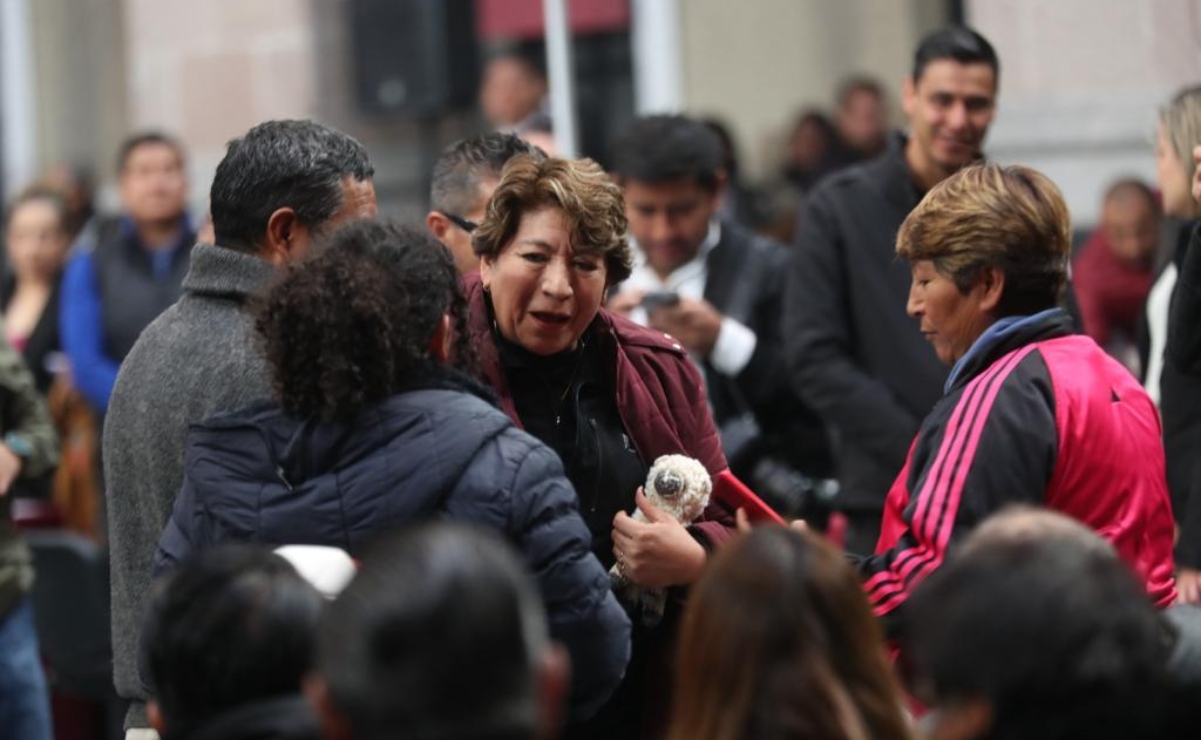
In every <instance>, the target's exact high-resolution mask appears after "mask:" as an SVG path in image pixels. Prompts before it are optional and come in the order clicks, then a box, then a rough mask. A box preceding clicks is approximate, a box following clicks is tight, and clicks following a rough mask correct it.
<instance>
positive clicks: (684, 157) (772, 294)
mask: <svg viewBox="0 0 1201 740" xmlns="http://www.w3.org/2000/svg"><path fill="white" fill-rule="evenodd" d="M614 165H615V170H616V175H617V179H618V182H619V183H620V185H621V187H622V189H623V190H624V194H625V201H626V215H627V217H628V219H629V229H630V237H631V239H630V242H631V246H632V247H633V248H634V269H633V273H632V274H631V275H630V277H629V279H627V280H626V281H625V282H623V283H622V284H621V285H620V286H618V287H617V289H616V291H615V292H614V294H613V295H612V296H611V297H610V299H609V302H608V306H609V308H610V309H611V310H614V311H618V312H622V313H625V314H626V315H627V316H629V317H630V318H631V319H633V320H634V321H636V322H639V323H642V324H645V325H647V326H650V327H652V328H655V329H657V330H659V331H662V332H664V333H665V334H669V335H671V336H672V337H674V338H675V339H676V340H677V341H679V342H680V344H682V345H683V346H684V348H685V349H687V350H688V352H689V354H690V355H691V356H692V358H693V360H694V361H695V362H696V363H697V364H698V365H699V366H700V367H701V368H702V370H703V371H704V376H705V381H706V385H707V389H708V396H709V402H710V404H711V405H712V407H713V415H714V419H715V420H716V421H717V423H718V426H719V428H720V430H721V433H722V442H723V446H724V447H725V448H726V449H725V452H726V455H727V457H729V459H730V463H731V468H732V469H734V471H735V472H736V473H738V474H739V475H740V476H741V477H743V478H744V479H747V480H750V481H751V482H752V483H755V482H758V483H761V484H762V483H764V482H765V481H764V480H762V478H763V477H764V476H765V475H766V473H765V470H764V469H763V468H762V467H760V465H761V463H762V462H763V461H764V460H768V461H770V465H769V467H772V468H773V469H778V468H777V467H776V466H777V464H779V463H783V464H784V466H786V467H787V468H789V469H791V470H793V471H797V472H801V473H803V474H805V475H806V476H809V477H825V476H827V475H829V473H830V467H831V463H830V455H829V446H828V441H827V438H826V433H825V430H824V428H823V427H822V425H821V423H820V421H819V420H818V419H817V416H816V415H815V414H813V413H812V412H811V411H810V410H809V409H808V408H806V407H805V406H804V404H803V403H802V402H801V400H800V398H799V397H798V396H797V395H796V393H795V392H794V391H793V390H792V389H791V388H790V387H789V382H788V377H787V368H786V367H785V364H784V361H783V357H782V355H781V354H780V348H781V344H782V341H781V336H780V331H781V329H780V317H781V314H782V311H783V308H782V300H783V291H784V279H785V275H786V272H787V263H788V254H787V251H786V249H785V247H783V246H782V245H780V244H778V243H775V242H772V241H770V240H768V239H766V238H764V237H760V236H758V235H755V234H752V233H750V232H748V231H746V230H744V229H743V228H741V227H739V226H738V225H736V224H734V223H733V222H731V221H728V220H724V219H721V218H720V217H719V215H718V212H719V207H720V202H721V198H722V191H723V188H724V186H725V184H726V173H725V172H724V170H723V169H722V150H721V143H720V141H719V140H718V139H717V137H716V136H715V135H714V134H713V132H712V131H710V130H709V129H708V128H706V127H705V126H704V125H703V124H701V123H700V122H698V121H694V120H692V119H689V118H687V117H684V116H678V115H677V116H649V117H645V118H641V119H638V120H637V121H635V122H634V124H633V125H632V126H631V127H630V129H629V130H628V131H627V132H626V133H625V135H623V136H622V137H621V138H620V139H619V140H618V141H617V142H616V144H615V146H614ZM757 479H759V480H757ZM765 492H766V493H767V494H768V495H769V496H771V495H772V493H773V492H772V491H770V490H767V491H765ZM779 493H780V495H784V492H783V491H780V492H779ZM777 503H780V504H781V505H783V506H785V508H788V507H789V506H791V505H792V504H790V503H787V502H782V501H781V502H777Z"/></svg>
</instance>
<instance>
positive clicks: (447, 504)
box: [155, 370, 630, 718]
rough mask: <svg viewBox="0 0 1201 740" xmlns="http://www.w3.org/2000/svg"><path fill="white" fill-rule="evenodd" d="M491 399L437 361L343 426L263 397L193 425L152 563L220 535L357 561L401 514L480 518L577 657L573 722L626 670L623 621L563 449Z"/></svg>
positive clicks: (555, 633)
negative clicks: (329, 549) (508, 550)
mask: <svg viewBox="0 0 1201 740" xmlns="http://www.w3.org/2000/svg"><path fill="white" fill-rule="evenodd" d="M487 395H488V392H487V391H486V390H483V389H482V387H480V386H477V385H476V384H475V382H474V381H472V380H469V379H467V378H465V377H461V376H459V375H457V374H453V375H452V374H451V373H449V372H446V371H440V370H436V371H434V372H432V373H429V376H428V377H427V378H425V379H424V380H423V382H421V383H419V384H417V385H416V386H415V387H413V389H412V390H409V391H407V392H403V393H400V394H398V395H396V396H393V397H392V398H390V399H388V400H387V401H385V402H383V403H381V404H379V405H378V406H375V407H373V408H372V409H370V410H368V411H366V412H365V413H363V414H361V415H360V416H359V418H358V419H357V420H356V421H355V422H354V423H353V424H349V425H347V424H336V423H321V422H312V421H310V422H300V421H296V420H294V419H290V418H288V417H286V416H284V415H283V413H282V412H281V411H279V410H278V409H277V408H275V407H274V406H268V405H259V406H255V407H252V408H250V409H246V410H244V411H238V412H233V413H229V414H222V415H218V416H216V417H213V418H212V419H209V420H207V421H206V422H204V423H202V424H197V425H193V426H192V427H191V429H190V431H189V433H188V442H187V446H186V449H185V454H184V482H183V488H182V490H181V491H180V493H179V496H178V498H177V499H176V502H175V507H174V510H173V511H172V514H171V519H170V521H169V522H168V523H167V527H166V530H165V531H164V532H163V536H162V538H161V539H160V540H159V548H158V553H157V555H156V557H155V572H156V573H158V572H160V571H162V570H163V569H165V568H167V567H169V566H171V565H172V564H174V563H175V562H177V561H178V560H179V559H181V558H182V557H183V556H185V555H186V554H187V553H188V552H189V551H191V550H193V549H195V548H198V547H204V546H206V545H210V544H213V543H216V542H222V541H229V540H234V541H243V542H255V543H262V544H265V545H269V546H278V545H283V544H313V545H331V546H335V547H340V548H342V549H344V550H346V551H347V552H349V553H350V554H351V555H352V556H355V555H357V554H358V553H360V552H361V549H362V548H363V546H364V544H365V543H367V542H368V541H369V540H370V539H371V538H372V537H373V535H375V534H377V533H379V532H380V531H381V530H386V529H388V528H390V527H394V526H397V525H401V524H404V523H410V522H416V521H421V520H426V519H445V520H452V521H460V522H467V523H472V524H476V525H480V526H483V527H486V528H488V529H491V530H494V531H497V532H499V533H501V534H503V535H504V536H505V537H506V538H507V539H508V540H509V541H510V542H511V543H512V544H513V545H514V546H515V547H516V548H517V549H518V550H519V551H520V552H521V553H522V554H523V555H524V557H525V560H526V563H527V564H528V566H529V568H530V570H531V572H532V573H533V575H534V577H535V579H536V581H537V583H538V585H539V588H540V591H541V593H542V597H543V600H544V602H545V605H546V611H547V617H548V620H549V625H550V632H551V636H552V637H553V638H554V639H556V640H558V641H559V642H561V643H562V644H564V645H565V646H566V648H567V650H568V652H569V653H570V654H571V661H572V677H573V695H572V714H573V717H577V718H584V717H587V716H589V715H590V714H591V713H592V712H594V711H595V710H596V709H597V708H598V707H599V706H600V705H601V703H602V702H603V701H604V700H605V699H606V698H607V697H608V696H609V694H610V693H611V692H612V691H613V689H614V688H615V687H616V686H617V684H618V682H619V681H620V680H621V677H622V674H623V672H624V671H625V667H626V663H627V661H628V659H629V651H630V623H629V620H628V618H627V617H626V615H625V612H624V611H623V610H622V608H621V607H620V606H619V605H618V603H617V600H616V599H615V598H614V596H613V594H612V592H611V590H610V587H609V576H608V574H607V573H606V572H605V570H604V569H603V568H602V567H601V565H600V563H599V562H598V561H597V560H596V558H595V557H594V556H593V555H592V554H591V553H590V552H589V546H590V535H589V533H588V528H587V526H586V525H585V524H584V520H583V519H582V518H581V517H580V514H579V511H578V508H577V500H576V494H575V491H574V490H573V489H572V487H571V484H570V483H569V482H568V481H567V479H566V477H564V475H563V467H562V464H561V463H560V461H559V458H558V457H556V456H555V454H554V453H553V452H552V451H551V450H550V448H548V447H547V446H546V445H544V444H542V443H541V442H539V441H538V440H536V439H535V438H534V437H532V436H530V435H528V434H526V433H525V432H523V431H521V430H519V429H517V428H516V427H515V426H514V425H513V423H512V422H511V421H510V420H509V418H508V417H507V416H505V415H504V414H503V413H502V412H501V411H500V410H499V409H497V408H496V407H495V406H494V405H493V404H492V403H490V402H489V401H488V400H485V397H486V396H487Z"/></svg>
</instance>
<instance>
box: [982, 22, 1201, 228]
mask: <svg viewBox="0 0 1201 740" xmlns="http://www.w3.org/2000/svg"><path fill="white" fill-rule="evenodd" d="M967 15H968V20H969V22H971V23H972V24H973V25H975V26H976V27H977V28H979V29H980V31H981V32H983V33H984V34H985V35H986V36H988V37H989V39H990V40H991V41H992V42H993V44H994V45H995V46H996V48H997V53H998V54H999V55H1000V57H1001V66H1002V71H1001V96H1000V104H999V107H998V112H997V120H996V123H995V124H994V126H993V130H992V132H991V134H990V136H989V142H988V151H989V153H990V154H991V155H992V156H993V157H995V158H997V159H998V160H1001V161H1003V162H1020V163H1023V164H1028V165H1031V166H1033V167H1036V168H1038V169H1040V170H1042V171H1043V172H1045V173H1046V174H1047V175H1048V176H1050V177H1051V179H1053V180H1054V181H1055V182H1056V183H1057V184H1058V185H1059V187H1060V188H1061V189H1062V190H1063V192H1064V196H1065V198H1066V200H1067V202H1068V207H1069V208H1070V209H1071V211H1072V216H1073V220H1074V221H1075V225H1076V226H1078V227H1082V228H1083V227H1087V226H1089V225H1090V224H1092V223H1093V222H1095V220H1096V218H1097V212H1098V210H1099V207H1100V201H1101V197H1102V194H1103V192H1104V190H1105V188H1106V187H1107V186H1108V184H1109V183H1110V182H1112V181H1113V180H1115V179H1117V178H1118V177H1122V176H1127V175H1131V174H1133V175H1138V176H1141V177H1143V178H1145V179H1147V180H1148V181H1150V182H1154V176H1155V163H1154V160H1153V158H1152V150H1151V141H1152V138H1153V136H1154V134H1155V126H1156V120H1157V112H1156V111H1157V109H1158V108H1159V106H1161V105H1162V104H1163V103H1165V102H1166V101H1167V100H1168V98H1169V97H1170V96H1171V95H1172V94H1173V93H1174V92H1175V91H1176V90H1178V89H1179V88H1181V87H1183V86H1185V85H1195V84H1198V83H1201V0H1156V2H1131V1H1130V0H1055V2H1044V1H1042V0H972V1H971V2H969V3H968V4H967Z"/></svg>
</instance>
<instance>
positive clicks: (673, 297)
mask: <svg viewBox="0 0 1201 740" xmlns="http://www.w3.org/2000/svg"><path fill="white" fill-rule="evenodd" d="M679 304H680V294H679V293H677V292H675V291H674V290H656V291H654V292H651V293H647V294H646V295H644V296H642V307H643V308H644V309H646V310H647V311H654V310H655V309H656V308H667V307H669V306H678V305H679Z"/></svg>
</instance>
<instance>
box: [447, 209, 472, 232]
mask: <svg viewBox="0 0 1201 740" xmlns="http://www.w3.org/2000/svg"><path fill="white" fill-rule="evenodd" d="M438 213H441V214H442V215H443V216H446V217H447V218H448V219H450V222H451V223H453V224H454V225H455V226H458V227H459V228H460V229H462V230H463V231H466V232H467V233H468V234H470V233H471V232H473V231H475V230H476V229H477V228H479V224H477V223H476V222H475V221H469V220H468V219H465V218H463V217H462V216H456V215H455V214H453V213H447V212H446V211H438Z"/></svg>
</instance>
